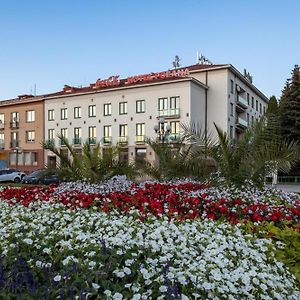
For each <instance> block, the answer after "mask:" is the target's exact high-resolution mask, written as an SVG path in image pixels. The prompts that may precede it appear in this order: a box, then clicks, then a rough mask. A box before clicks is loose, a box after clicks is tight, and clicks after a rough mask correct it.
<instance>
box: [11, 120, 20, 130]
mask: <svg viewBox="0 0 300 300" xmlns="http://www.w3.org/2000/svg"><path fill="white" fill-rule="evenodd" d="M10 128H11V129H17V128H19V122H18V121H13V122H10Z"/></svg>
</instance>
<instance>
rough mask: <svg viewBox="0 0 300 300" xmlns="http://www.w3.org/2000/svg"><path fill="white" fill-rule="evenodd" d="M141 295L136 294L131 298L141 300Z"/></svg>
mask: <svg viewBox="0 0 300 300" xmlns="http://www.w3.org/2000/svg"><path fill="white" fill-rule="evenodd" d="M141 297H142V296H141V295H140V294H134V295H133V297H132V298H131V299H132V300H140V299H141Z"/></svg>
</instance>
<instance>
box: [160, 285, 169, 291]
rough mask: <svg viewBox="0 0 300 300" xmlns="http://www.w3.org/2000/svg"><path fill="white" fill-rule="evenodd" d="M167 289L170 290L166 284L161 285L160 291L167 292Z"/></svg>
mask: <svg viewBox="0 0 300 300" xmlns="http://www.w3.org/2000/svg"><path fill="white" fill-rule="evenodd" d="M167 290H168V289H167V287H166V286H165V285H162V286H160V287H159V291H160V292H161V293H165V292H166V291H167Z"/></svg>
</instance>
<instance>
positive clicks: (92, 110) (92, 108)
mask: <svg viewBox="0 0 300 300" xmlns="http://www.w3.org/2000/svg"><path fill="white" fill-rule="evenodd" d="M89 117H96V105H89Z"/></svg>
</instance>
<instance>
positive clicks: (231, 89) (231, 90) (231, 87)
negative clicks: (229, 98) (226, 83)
mask: <svg viewBox="0 0 300 300" xmlns="http://www.w3.org/2000/svg"><path fill="white" fill-rule="evenodd" d="M233 87H234V84H233V80H230V93H231V94H233Z"/></svg>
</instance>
